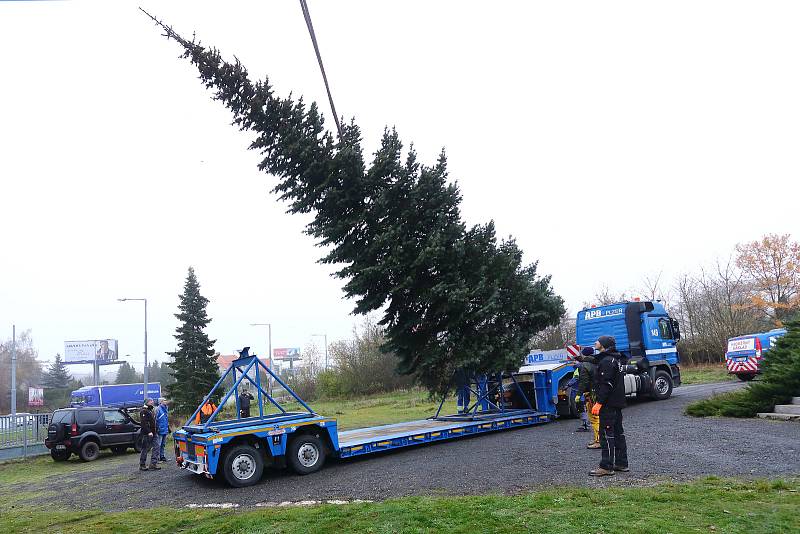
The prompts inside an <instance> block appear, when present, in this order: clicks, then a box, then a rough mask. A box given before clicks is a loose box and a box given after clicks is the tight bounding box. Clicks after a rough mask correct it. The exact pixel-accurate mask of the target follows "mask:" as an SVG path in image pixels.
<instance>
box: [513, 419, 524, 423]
mask: <svg viewBox="0 0 800 534" xmlns="http://www.w3.org/2000/svg"><path fill="white" fill-rule="evenodd" d="M512 421H513V422H514V423H521V422H522V419H512Z"/></svg>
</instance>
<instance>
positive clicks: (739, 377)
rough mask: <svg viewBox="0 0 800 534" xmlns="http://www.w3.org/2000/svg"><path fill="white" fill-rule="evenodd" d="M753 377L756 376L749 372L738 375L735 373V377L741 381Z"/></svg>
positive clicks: (749, 379)
mask: <svg viewBox="0 0 800 534" xmlns="http://www.w3.org/2000/svg"><path fill="white" fill-rule="evenodd" d="M755 377H756V375H751V374H738V375H736V378H738V379H739V380H741V381H742V382H750V381H751V380H752V379H754V378H755Z"/></svg>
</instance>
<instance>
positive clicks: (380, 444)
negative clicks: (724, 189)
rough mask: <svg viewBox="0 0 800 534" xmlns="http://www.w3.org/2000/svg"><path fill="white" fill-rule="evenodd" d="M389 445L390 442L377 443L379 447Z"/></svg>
mask: <svg viewBox="0 0 800 534" xmlns="http://www.w3.org/2000/svg"><path fill="white" fill-rule="evenodd" d="M391 444H392V442H391V441H379V442H378V445H379V446H381V447H383V446H384V445H391Z"/></svg>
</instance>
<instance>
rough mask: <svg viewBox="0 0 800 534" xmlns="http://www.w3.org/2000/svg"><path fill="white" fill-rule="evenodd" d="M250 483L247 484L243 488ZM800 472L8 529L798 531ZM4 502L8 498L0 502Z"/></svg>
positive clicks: (38, 516)
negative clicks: (792, 476) (798, 475)
mask: <svg viewBox="0 0 800 534" xmlns="http://www.w3.org/2000/svg"><path fill="white" fill-rule="evenodd" d="M243 491H244V490H243ZM798 509H800V481H798V480H790V481H780V480H778V481H739V480H726V479H717V478H708V479H704V480H700V481H696V482H690V483H680V484H677V483H676V484H662V485H657V486H653V487H647V488H618V487H614V488H608V489H581V488H554V489H551V490H548V491H541V492H534V493H528V494H522V495H516V496H500V495H487V496H478V497H435V498H434V497H409V498H402V499H394V500H389V501H384V502H378V503H359V504H345V505H333V504H323V505H316V506H293V507H282V508H277V507H276V508H265V509H256V510H248V511H244V510H235V509H234V510H219V509H205V510H198V509H173V508H157V509H155V510H151V511H148V512H143V511H141V510H137V511H132V512H119V513H103V512H97V511H88V512H75V511H68V510H67V511H60V510H22V509H15V510H7V509H6V510H3V513H2V514H0V531H2V532H108V533H112V532H113V533H124V532H170V533H171V532H197V533H212V532H278V533H282V532H286V533H296V532H315V533H316V532H331V533H339V532H464V533H467V532H470V533H471V532H509V533H512V532H513V533H516V532H547V533H559V532H587V533H616V532H625V533H636V532H659V533H661V532H742V533H745V532H747V533H754V532H798V531H799V530H800V515H798V513H797V510H798ZM0 510H2V507H0Z"/></svg>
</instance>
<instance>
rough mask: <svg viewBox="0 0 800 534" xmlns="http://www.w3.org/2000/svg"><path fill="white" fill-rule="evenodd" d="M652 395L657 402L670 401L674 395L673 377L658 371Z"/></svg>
mask: <svg viewBox="0 0 800 534" xmlns="http://www.w3.org/2000/svg"><path fill="white" fill-rule="evenodd" d="M651 395H652V397H653V398H654V399H655V400H664V399H668V398H669V397H670V395H672V377H671V376H669V373H668V372H666V371H656V377H655V379H654V380H653V392H652V393H651Z"/></svg>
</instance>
